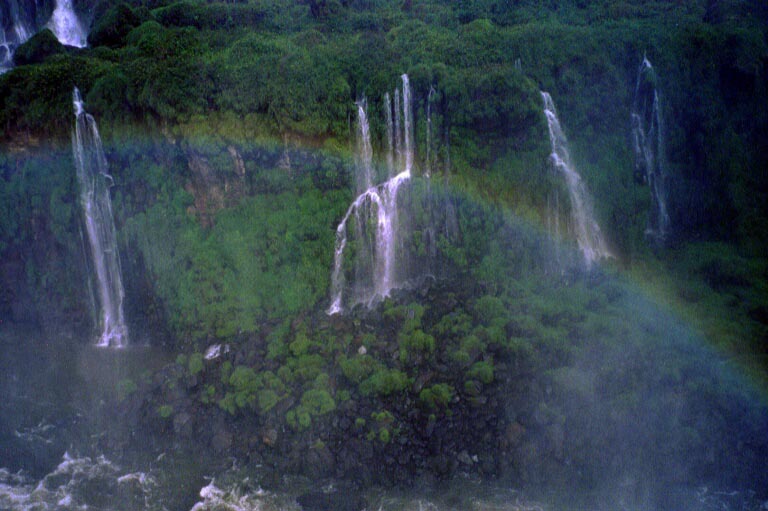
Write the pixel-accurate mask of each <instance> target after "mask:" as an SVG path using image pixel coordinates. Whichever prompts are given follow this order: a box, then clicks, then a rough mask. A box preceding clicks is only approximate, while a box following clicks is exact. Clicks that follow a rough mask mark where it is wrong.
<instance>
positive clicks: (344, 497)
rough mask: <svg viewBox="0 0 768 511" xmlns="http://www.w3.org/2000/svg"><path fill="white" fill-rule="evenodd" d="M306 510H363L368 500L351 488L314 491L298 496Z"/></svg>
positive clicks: (297, 498) (302, 507) (298, 500)
mask: <svg viewBox="0 0 768 511" xmlns="http://www.w3.org/2000/svg"><path fill="white" fill-rule="evenodd" d="M296 502H298V503H299V505H300V506H301V509H303V510H304V511H362V510H363V509H365V508H366V507H367V506H368V502H367V501H366V500H365V498H364V497H363V496H361V495H360V494H359V493H356V492H355V491H354V490H350V489H349V488H342V489H338V490H334V491H328V492H326V491H313V492H307V493H304V494H302V495H299V496H298V497H296Z"/></svg>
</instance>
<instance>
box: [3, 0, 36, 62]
mask: <svg viewBox="0 0 768 511" xmlns="http://www.w3.org/2000/svg"><path fill="white" fill-rule="evenodd" d="M6 17H7V19H6ZM28 17H29V16H27V13H26V12H25V11H24V9H23V6H19V4H18V0H7V4H6V6H5V9H2V8H1V7H0V73H3V72H5V71H7V70H8V69H10V68H11V67H13V53H14V51H15V50H16V48H18V46H19V45H21V44H23V43H24V42H26V41H27V39H29V38H30V37H32V34H33V30H32V28H31V27H30V24H29V23H28V21H27V18H28Z"/></svg>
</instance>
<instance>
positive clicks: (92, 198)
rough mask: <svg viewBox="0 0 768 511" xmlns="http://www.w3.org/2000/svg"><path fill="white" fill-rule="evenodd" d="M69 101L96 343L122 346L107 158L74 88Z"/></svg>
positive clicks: (122, 324) (125, 333)
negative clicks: (96, 305)
mask: <svg viewBox="0 0 768 511" xmlns="http://www.w3.org/2000/svg"><path fill="white" fill-rule="evenodd" d="M73 100H74V108H75V118H76V120H75V132H74V134H73V136H72V150H73V152H74V158H75V166H76V168H77V180H78V184H79V186H80V202H81V205H82V208H83V220H84V222H85V228H86V232H87V233H88V242H89V244H90V248H91V258H92V260H93V267H94V269H95V272H96V287H97V293H96V295H97V298H98V302H99V306H100V313H99V314H98V317H99V319H100V323H101V325H100V327H101V330H102V333H101V336H100V338H99V342H98V345H99V346H114V347H122V346H125V345H126V344H127V342H128V329H127V327H126V325H125V319H124V317H123V296H124V292H123V282H122V276H121V271H120V254H119V253H118V250H117V238H116V236H115V223H114V219H113V217H112V202H111V200H110V197H109V188H110V186H111V185H112V177H111V176H110V175H109V174H107V159H106V157H105V156H104V150H103V148H102V144H101V137H100V136H99V130H98V127H97V126H96V121H95V120H94V118H93V117H92V116H91V115H90V114H88V113H87V112H86V111H85V110H84V109H83V100H82V98H81V97H80V91H79V90H78V89H77V88H75V91H74V94H73Z"/></svg>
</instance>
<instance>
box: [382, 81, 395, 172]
mask: <svg viewBox="0 0 768 511" xmlns="http://www.w3.org/2000/svg"><path fill="white" fill-rule="evenodd" d="M384 118H385V119H386V122H387V176H389V177H392V176H394V175H395V142H394V140H393V139H394V136H395V131H394V125H393V124H392V101H391V100H390V98H389V92H387V93H385V94H384Z"/></svg>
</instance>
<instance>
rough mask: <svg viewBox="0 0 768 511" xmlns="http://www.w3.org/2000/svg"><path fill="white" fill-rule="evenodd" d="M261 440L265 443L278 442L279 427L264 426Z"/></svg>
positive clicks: (273, 443) (271, 444)
mask: <svg viewBox="0 0 768 511" xmlns="http://www.w3.org/2000/svg"><path fill="white" fill-rule="evenodd" d="M261 440H262V442H263V443H264V445H268V446H270V447H271V446H273V445H275V443H276V442H277V429H275V428H264V429H263V430H262V431H261Z"/></svg>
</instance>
